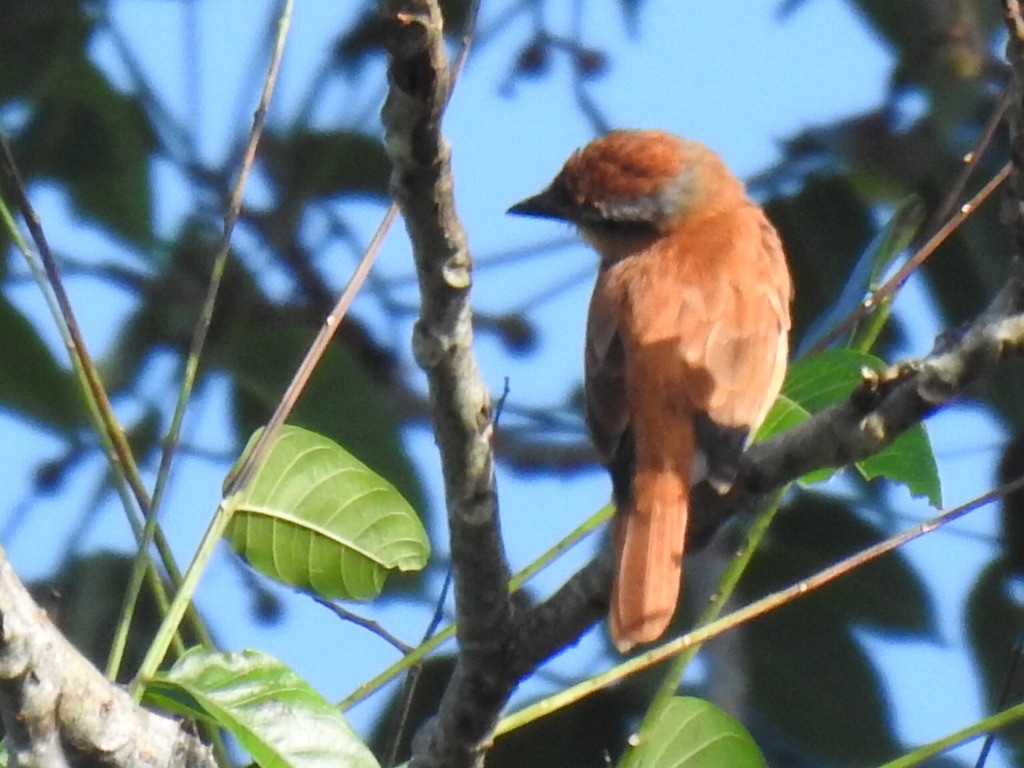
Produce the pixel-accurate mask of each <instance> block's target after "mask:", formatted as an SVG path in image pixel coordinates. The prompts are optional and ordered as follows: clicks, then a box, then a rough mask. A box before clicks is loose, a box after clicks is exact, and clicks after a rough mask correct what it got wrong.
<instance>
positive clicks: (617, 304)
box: [584, 273, 629, 479]
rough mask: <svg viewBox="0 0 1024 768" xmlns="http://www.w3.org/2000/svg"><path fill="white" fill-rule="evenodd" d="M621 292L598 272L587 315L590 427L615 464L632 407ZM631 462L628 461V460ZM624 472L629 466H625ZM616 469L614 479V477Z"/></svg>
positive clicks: (599, 447)
mask: <svg viewBox="0 0 1024 768" xmlns="http://www.w3.org/2000/svg"><path fill="white" fill-rule="evenodd" d="M621 302H622V293H621V291H620V290H619V289H618V288H617V287H616V286H614V285H609V283H608V281H607V280H606V275H605V274H604V273H602V274H599V275H598V279H597V284H596V286H595V287H594V293H593V295H592V296H591V299H590V312H589V314H588V316H587V338H586V348H585V350H584V371H585V374H584V387H585V389H586V404H587V428H588V430H589V431H590V437H591V439H592V440H593V443H594V446H595V448H597V452H598V454H599V456H600V459H601V463H603V464H604V465H605V466H607V467H610V468H611V467H613V465H615V464H617V463H622V459H624V458H627V457H621V458H620V455H621V453H622V451H623V450H625V451H627V452H628V450H629V447H628V446H626V445H624V441H625V440H627V437H626V431H627V429H628V426H629V408H628V404H627V402H626V383H625V382H626V380H625V375H626V374H625V355H624V351H623V345H622V338H621V335H620V331H621V329H620V327H619V324H620V321H621V318H622V306H621ZM627 463H628V462H627ZM623 471H626V468H625V467H623ZM614 474H615V473H614V471H613V479H614Z"/></svg>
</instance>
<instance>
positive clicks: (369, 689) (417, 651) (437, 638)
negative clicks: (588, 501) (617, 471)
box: [337, 504, 615, 712]
mask: <svg viewBox="0 0 1024 768" xmlns="http://www.w3.org/2000/svg"><path fill="white" fill-rule="evenodd" d="M614 511H615V508H614V507H613V506H612V505H611V504H606V505H605V506H603V507H602V508H601V509H599V510H597V512H595V513H594V514H592V515H591V516H590V517H588V518H587V519H586V520H584V521H583V522H582V523H581V524H580V525H578V526H576V528H574V529H573V530H572V531H570V532H569V533H568V534H566V535H565V536H564V537H563V538H562V539H561V540H560V541H558V542H556V543H555V544H554V546H552V547H550V548H548V549H547V550H546V551H545V552H544V553H543V554H542V555H541V556H540V557H538V558H537V559H536V560H534V561H533V562H532V563H530V564H529V565H528V566H526V567H525V568H523V569H522V570H521V571H519V572H518V573H517V574H516V575H515V576H513V577H512V578H511V579H510V580H509V584H508V589H509V592H515V591H516V590H517V589H519V588H520V587H522V586H523V585H524V584H525V583H526V582H527V581H529V580H530V579H531V578H533V576H534V575H536V574H537V573H538V572H540V571H541V570H543V569H544V568H546V567H547V566H548V565H550V564H551V563H552V562H554V561H555V560H556V559H558V558H559V557H560V556H561V555H562V554H563V553H564V552H566V551H567V550H569V549H570V548H571V547H573V546H574V545H575V544H576V543H578V542H579V541H581V540H582V539H583V538H584V537H586V536H588V535H589V534H590V533H592V532H593V531H595V530H596V529H597V528H599V527H600V526H601V525H602V524H603V523H604V522H605V521H606V520H608V519H609V518H610V517H611V516H612V512H614ZM454 636H455V625H454V624H449V625H448V626H447V627H445V628H444V629H442V630H441V631H440V632H438V633H437V634H435V635H434V636H433V637H431V638H430V639H429V640H427V642H425V643H421V644H420V645H418V646H416V648H414V649H413V650H412V651H410V652H409V653H407V654H406V655H405V656H403V657H402V658H401V659H399V660H398V661H396V662H395V663H394V664H392V665H391V666H390V667H388V668H387V669H385V670H384V671H383V672H381V673H380V674H379V675H377V676H376V677H374V678H373V679H372V680H367V681H366V682H365V683H363V684H362V685H360V686H359V687H358V688H356V689H355V690H354V691H352V693H350V694H349V695H348V696H346V697H345V698H344V699H342V700H341V701H339V702H338V705H337V706H338V708H339V709H341V710H342V711H343V712H345V711H348V710H349V709H351V708H352V707H354V706H355V705H356V704H358V703H359V702H361V701H363V700H364V699H366V698H367V697H368V696H370V695H372V694H373V693H375V692H376V691H378V690H380V689H381V688H383V687H384V686H385V685H387V683H389V682H390V681H391V680H393V679H394V678H396V677H398V676H399V675H400V674H402V673H403V672H404V671H405V670H407V669H409V668H410V667H413V666H415V665H416V664H418V663H419V662H420V661H422V660H423V658H424V657H425V656H426V655H427V654H428V653H430V652H431V651H432V650H434V649H435V648H437V647H438V646H439V645H441V644H442V643H443V642H445V641H446V640H448V639H450V638H452V637H454Z"/></svg>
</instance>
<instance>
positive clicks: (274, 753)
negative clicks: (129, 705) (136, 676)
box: [145, 648, 379, 768]
mask: <svg viewBox="0 0 1024 768" xmlns="http://www.w3.org/2000/svg"><path fill="white" fill-rule="evenodd" d="M145 696H146V700H147V703H149V704H153V705H156V706H159V707H162V708H164V709H167V710H170V711H172V712H176V713H178V714H181V715H183V716H185V717H192V718H201V719H203V720H205V721H207V722H211V723H214V724H215V725H217V726H219V727H221V728H224V729H226V730H227V731H229V732H230V733H231V734H232V735H233V736H234V737H235V738H237V739H238V742H239V744H241V745H242V747H243V748H244V749H245V750H246V751H247V752H248V753H249V754H250V755H252V757H253V759H254V760H255V761H256V762H257V763H258V764H259V765H260V766H262V768H306V767H307V766H308V767H309V768H312V767H313V766H317V767H318V768H320V767H323V768H326V766H345V768H378V765H379V764H378V763H377V761H376V759H374V757H373V754H372V753H371V752H370V750H369V749H367V747H366V746H365V745H364V744H363V743H362V742H361V741H360V740H359V737H358V736H357V735H356V734H355V732H354V731H353V730H352V728H351V726H349V724H348V722H347V721H346V720H345V717H344V716H343V715H342V714H341V712H339V711H338V710H337V709H335V708H334V707H332V706H331V704H330V703H329V702H327V701H326V700H325V699H324V698H323V697H322V696H320V694H319V693H317V692H316V691H315V690H313V688H312V687H311V686H310V685H309V683H307V682H306V681H305V680H303V679H302V678H301V677H299V676H298V675H296V674H295V672H293V671H292V670H291V669H289V668H288V667H286V666H285V665H284V664H282V663H281V662H280V661H278V660H277V659H275V658H273V657H271V656H268V655H266V654H264V653H261V652H260V651H252V650H247V651H242V652H241V653H213V652H209V651H205V650H203V649H200V648H194V649H192V650H190V651H188V652H187V653H186V654H185V655H184V656H182V657H181V658H180V659H179V660H178V661H177V662H176V663H175V664H174V666H173V667H172V668H171V669H170V670H169V671H168V672H166V673H163V674H160V675H157V676H156V677H155V678H154V679H152V680H150V681H149V682H148V683H147V684H146V692H145Z"/></svg>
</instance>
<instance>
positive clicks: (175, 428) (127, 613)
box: [107, 0, 294, 692]
mask: <svg viewBox="0 0 1024 768" xmlns="http://www.w3.org/2000/svg"><path fill="white" fill-rule="evenodd" d="M293 4H294V0H282V2H281V5H280V14H279V16H278V25H277V37H276V39H275V44H274V49H273V52H272V53H271V56H270V63H269V65H268V67H267V75H266V79H265V80H264V83H263V91H262V92H261V94H260V100H259V104H258V105H257V108H256V111H255V113H254V114H253V120H252V127H251V129H250V131H249V140H248V143H247V144H246V148H245V152H244V153H243V156H242V162H241V166H240V168H239V172H238V178H237V179H236V181H235V185H234V187H233V188H232V191H231V197H230V200H229V203H228V208H227V212H226V213H225V215H224V229H223V232H222V233H221V238H220V243H219V244H218V248H217V255H216V257H215V258H214V263H213V269H212V270H211V272H210V282H209V285H208V286H207V290H206V297H205V298H204V300H203V306H202V309H201V310H200V316H199V320H198V321H197V323H196V327H195V331H194V333H193V335H192V341H191V343H190V345H189V354H188V360H187V362H186V364H185V373H184V377H183V380H182V384H181V389H180V390H179V393H178V401H177V403H176V404H175V407H174V414H173V416H172V417H171V426H170V428H169V429H168V432H167V436H166V438H165V439H164V448H163V452H162V453H161V456H160V466H159V469H158V471H157V478H156V487H155V489H154V494H153V502H154V503H153V507H152V509H150V510H149V511H148V513H147V516H146V527H145V529H144V531H143V540H142V542H141V544H140V545H139V551H138V553H137V555H136V561H135V569H134V570H133V572H132V580H131V583H130V584H129V586H128V590H127V591H126V593H125V601H124V605H123V607H122V614H121V622H120V624H119V626H118V634H117V637H116V638H115V643H114V646H113V647H112V648H111V653H110V657H109V660H108V665H107V666H108V669H112V670H115V671H116V670H117V669H118V668H119V667H120V662H121V656H122V655H123V650H124V643H125V640H126V637H127V628H128V626H129V625H130V623H131V617H132V614H133V612H134V610H135V604H136V601H137V599H138V594H139V587H140V586H141V584H140V579H139V578H138V574H139V572H140V570H141V568H142V565H141V564H142V563H143V562H144V561H145V559H146V550H147V549H148V547H149V541H150V539H151V537H152V535H153V532H154V530H155V529H156V525H157V517H158V516H157V512H158V510H159V505H160V502H161V501H162V499H163V493H164V489H165V488H166V484H167V478H168V476H169V475H170V466H171V461H172V459H173V457H174V453H175V449H176V447H177V443H178V439H179V436H180V434H181V425H182V422H183V420H184V416H185V409H186V406H187V405H188V402H189V399H190V397H191V393H192V389H193V387H194V385H195V380H196V375H197V373H198V370H199V359H200V357H201V356H202V352H203V347H204V346H205V344H206V337H207V334H208V333H209V330H210V325H211V323H212V320H213V310H214V307H215V306H216V303H217V294H218V293H219V291H220V284H221V279H222V278H223V276H224V270H225V268H226V266H227V259H228V253H229V249H230V246H231V235H232V233H233V232H234V228H235V224H236V222H237V221H238V217H239V215H240V213H241V209H242V197H243V195H244V193H245V185H246V181H247V180H248V178H249V173H250V171H251V170H252V166H253V163H254V162H255V159H256V148H257V146H258V144H259V139H260V136H261V135H262V133H263V126H264V123H265V122H266V117H267V109H268V107H269V105H270V97H271V95H272V94H273V92H274V86H275V84H276V82H277V74H278V71H279V70H280V67H281V59H282V57H283V55H284V44H285V41H286V39H287V37H288V27H289V25H290V23H291V15H292V7H293ZM215 517H217V516H215ZM224 525H225V526H226V523H224ZM211 526H212V524H211ZM209 532H210V530H209V529H208V531H207V533H209ZM201 546H202V545H201ZM205 551H208V552H210V551H212V549H207V550H205ZM204 565H205V563H200V562H199V561H198V559H196V558H194V559H193V561H192V563H191V564H190V565H189V572H188V573H186V574H185V578H184V579H183V581H182V586H181V589H180V590H179V594H178V595H177V596H176V597H175V599H174V602H173V603H172V604H171V609H170V611H168V613H167V614H166V615H165V616H164V621H163V623H162V624H161V626H160V629H159V630H158V631H157V635H156V637H155V638H154V640H153V646H152V647H151V648H150V651H149V653H147V655H146V659H145V660H144V667H145V666H146V665H147V664H148V665H149V666H150V667H152V669H150V670H148V672H147V673H146V674H149V673H151V672H152V670H153V669H155V667H156V665H157V664H159V663H160V661H162V659H163V656H164V654H165V653H166V651H167V645H166V643H167V642H168V641H169V639H170V634H171V633H173V632H175V631H176V630H177V626H178V622H180V620H181V616H182V615H183V614H184V612H185V610H186V608H187V607H188V605H189V603H190V602H191V594H186V591H185V587H186V585H187V584H188V585H192V586H191V588H193V589H194V585H195V584H196V583H197V582H198V575H197V574H194V573H192V571H193V569H195V568H202V567H204ZM175 614H177V615H176V616H175ZM172 628H173V629H172ZM161 645H162V646H163V648H160V647H159V646H161ZM141 673H142V670H140V674H141ZM143 676H145V675H143ZM137 691H138V687H137V686H136V692H137Z"/></svg>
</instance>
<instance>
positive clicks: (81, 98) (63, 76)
mask: <svg viewBox="0 0 1024 768" xmlns="http://www.w3.org/2000/svg"><path fill="white" fill-rule="evenodd" d="M153 143H154V142H153V136H152V129H151V127H150V125H149V122H148V118H147V116H146V114H145V112H144V111H143V109H142V107H141V106H140V105H139V103H138V102H137V100H136V99H134V98H132V97H130V96H127V95H125V94H123V93H121V92H119V91H117V90H115V89H114V87H113V86H112V85H111V84H110V81H109V80H107V78H106V77H105V76H104V75H103V74H102V73H101V72H100V71H99V70H98V69H96V68H95V67H94V66H93V65H92V63H91V62H89V61H88V60H87V59H81V60H73V59H67V60H61V61H60V62H58V63H54V65H53V66H52V67H51V68H50V69H49V71H48V72H47V75H46V80H45V83H43V84H42V90H41V94H40V95H39V96H38V100H37V102H36V103H35V104H34V108H33V110H32V115H31V118H30V119H29V121H28V123H27V124H26V125H25V126H24V127H23V128H22V129H21V130H20V131H19V133H18V140H17V146H16V152H17V155H18V158H19V161H20V162H21V164H22V171H23V173H24V175H25V177H26V178H32V177H40V176H42V177H48V178H52V179H54V180H55V181H57V182H58V183H63V184H67V185H68V189H69V191H70V192H71V199H72V200H73V202H74V204H75V206H76V207H77V208H78V210H79V211H81V212H82V213H83V214H84V215H86V216H88V217H89V218H91V219H93V220H95V221H96V223H98V224H100V225H102V226H105V227H108V228H109V229H110V230H111V231H112V232H114V233H115V234H117V235H119V236H120V237H123V238H125V239H127V240H130V241H131V242H133V243H134V244H137V245H149V243H150V240H151V238H152V210H151V195H150V180H149V152H150V149H151V147H152V146H153Z"/></svg>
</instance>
